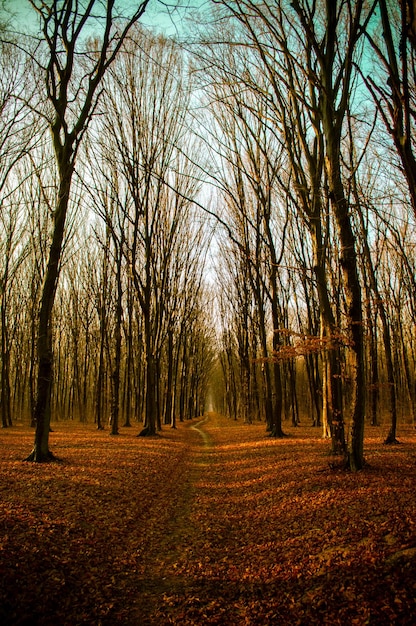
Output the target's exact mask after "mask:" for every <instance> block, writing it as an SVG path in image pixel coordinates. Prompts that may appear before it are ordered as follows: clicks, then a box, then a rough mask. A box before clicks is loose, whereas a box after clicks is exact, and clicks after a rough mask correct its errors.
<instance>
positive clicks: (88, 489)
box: [0, 414, 416, 626]
mask: <svg viewBox="0 0 416 626" xmlns="http://www.w3.org/2000/svg"><path fill="white" fill-rule="evenodd" d="M55 430H56V432H54V433H53V434H52V435H51V443H52V450H53V452H54V453H55V454H56V455H57V456H58V457H60V458H61V460H62V462H61V463H59V464H46V465H38V464H31V463H24V462H21V460H20V459H22V458H24V457H25V456H26V455H27V451H28V450H29V449H30V447H31V443H32V439H33V432H32V431H30V430H29V429H26V428H24V427H22V426H18V427H13V428H12V429H10V430H5V431H2V432H1V434H0V445H1V450H2V452H1V458H0V473H1V483H0V489H1V500H0V529H1V532H0V577H1V581H2V582H1V587H0V622H1V623H2V624H3V625H5V626H6V625H10V626H11V625H17V624H31V625H36V624H38V625H42V626H52V625H54V626H55V625H56V624H60V625H62V626H65V625H67V626H74V625H77V626H78V625H81V624H85V625H87V624H88V625H93V624H94V625H98V624H102V625H108V626H110V625H117V624H120V625H123V626H124V625H127V626H128V625H131V626H133V625H134V626H139V625H140V626H142V625H145V624H155V625H157V626H159V625H163V624H181V625H191V624H194V625H205V624H225V625H227V624H230V625H236V626H237V625H241V624H247V625H250V624H252V625H262V626H263V625H267V624H270V625H272V624H331V625H336V624H346V623H348V624H368V623H374V624H378V625H379V624H393V623H394V624H413V623H414V615H415V609H416V600H415V597H416V568H415V558H416V550H415V547H416V528H415V525H416V496H415V489H414V485H415V479H416V463H415V460H416V452H415V444H416V437H415V433H414V430H413V431H411V430H408V431H405V432H402V433H401V436H400V439H401V441H402V442H403V444H402V445H400V446H394V447H392V448H390V447H389V448H387V447H386V446H383V445H382V443H381V442H382V441H383V433H381V432H380V431H379V430H378V429H375V430H373V429H372V430H371V431H370V430H369V431H368V433H369V434H371V435H372V438H371V439H370V438H367V440H366V446H365V449H366V458H367V461H368V467H367V469H366V470H365V471H364V472H358V473H356V474H348V473H345V472H342V471H332V470H331V469H330V468H329V459H328V457H327V451H328V443H327V442H326V441H324V440H322V439H321V438H320V432H318V431H317V430H316V429H312V428H306V427H302V428H297V429H295V428H291V427H287V428H286V430H287V432H289V435H290V436H289V437H288V438H285V439H284V440H279V439H274V438H273V439H272V438H268V437H266V434H265V432H264V425H261V424H255V425H243V424H241V423H240V422H234V421H228V420H226V419H225V418H223V417H220V416H218V415H214V414H210V415H209V416H208V417H207V418H204V419H203V420H202V419H201V420H198V421H197V420H194V421H193V422H189V423H187V424H185V425H183V424H181V425H180V426H179V428H178V429H177V430H174V431H173V430H171V429H166V430H164V431H163V432H162V433H161V436H159V437H155V438H150V439H148V438H137V437H135V434H136V432H132V429H122V434H121V435H120V436H118V437H110V436H109V435H108V433H102V432H97V431H95V430H94V429H93V426H81V425H74V424H66V423H58V424H56V425H55Z"/></svg>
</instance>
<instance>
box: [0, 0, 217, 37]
mask: <svg viewBox="0 0 416 626" xmlns="http://www.w3.org/2000/svg"><path fill="white" fill-rule="evenodd" d="M1 2H3V4H4V5H5V6H6V9H7V11H10V12H12V13H13V14H14V15H15V24H16V29H17V30H19V31H22V32H26V33H27V32H29V31H32V30H36V27H37V25H38V18H37V16H36V13H35V12H34V11H33V9H32V8H31V7H30V5H29V2H28V0H0V3H1ZM137 2H138V0H119V3H120V4H123V5H124V6H125V7H126V8H129V7H130V8H134V6H135V5H137ZM205 2H206V0H179V2H178V4H179V5H182V8H179V9H175V8H174V7H175V3H174V2H172V3H170V2H162V1H160V0H150V3H149V6H148V7H147V9H146V12H145V14H144V15H143V17H142V19H141V20H140V21H141V23H142V24H143V25H145V26H147V27H149V28H151V29H152V30H157V31H161V32H163V33H164V34H166V35H175V34H177V33H180V31H181V27H182V23H183V20H184V12H185V9H184V7H187V8H186V13H188V14H189V13H190V12H191V11H192V9H195V8H198V7H200V6H201V5H203V4H204V3H205ZM7 11H4V9H3V8H2V7H1V4H0V16H1V17H2V18H3V19H4V16H6V15H8V13H7Z"/></svg>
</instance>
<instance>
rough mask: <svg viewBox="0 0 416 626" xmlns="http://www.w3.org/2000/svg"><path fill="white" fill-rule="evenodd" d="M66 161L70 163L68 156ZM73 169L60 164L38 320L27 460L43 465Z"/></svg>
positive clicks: (46, 453)
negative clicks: (55, 318) (53, 321)
mask: <svg viewBox="0 0 416 626" xmlns="http://www.w3.org/2000/svg"><path fill="white" fill-rule="evenodd" d="M68 160H70V155H69V158H68ZM73 171H74V168H73V165H72V164H68V163H65V164H62V165H61V166H60V168H59V194H58V202H57V206H56V210H55V214H54V229H53V236H52V243H51V246H50V249H49V258H48V264H47V267H46V272H45V277H44V282H43V288H42V295H41V302H40V312H39V321H38V338H37V342H38V374H37V395H36V404H35V411H34V418H35V423H36V432H35V442H34V447H33V450H32V452H31V453H30V455H29V456H28V457H27V460H28V461H36V462H43V461H49V460H51V459H53V458H54V455H53V453H52V452H51V451H50V450H49V430H50V396H51V391H52V371H53V353H52V327H51V326H52V324H51V317H52V309H53V305H54V302H55V295H56V288H57V285H58V277H59V269H60V260H61V253H62V244H63V239H64V231H65V221H66V215H67V211H68V203H69V191H70V187H71V180H72V174H73Z"/></svg>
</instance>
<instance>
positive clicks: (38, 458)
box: [24, 448, 61, 463]
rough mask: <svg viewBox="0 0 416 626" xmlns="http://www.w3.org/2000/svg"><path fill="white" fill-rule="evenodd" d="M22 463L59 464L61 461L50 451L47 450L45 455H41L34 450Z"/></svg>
mask: <svg viewBox="0 0 416 626" xmlns="http://www.w3.org/2000/svg"><path fill="white" fill-rule="evenodd" d="M24 461H28V462H30V463H61V460H60V459H59V458H58V457H57V456H55V455H54V453H53V452H51V451H50V450H48V452H47V453H41V452H39V451H37V450H36V449H35V448H34V449H33V450H32V452H31V453H30V454H29V456H28V457H26V459H24Z"/></svg>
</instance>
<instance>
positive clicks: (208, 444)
mask: <svg viewBox="0 0 416 626" xmlns="http://www.w3.org/2000/svg"><path fill="white" fill-rule="evenodd" d="M223 421H224V418H223V417H222V416H219V415H217V414H208V415H205V416H204V417H203V418H201V419H199V420H198V421H196V422H190V423H189V424H187V425H186V427H185V428H184V429H181V430H178V434H179V437H180V439H181V443H182V445H183V446H184V454H183V455H182V457H181V464H180V468H179V467H178V468H172V474H171V476H170V480H169V482H170V485H169V490H168V491H166V493H169V495H170V497H169V500H168V501H160V500H158V501H157V502H156V501H155V505H156V506H157V507H158V508H159V509H160V511H159V513H158V514H157V515H156V516H155V512H154V511H153V513H152V515H151V516H150V517H151V518H153V519H154V520H155V519H159V521H158V522H157V524H158V527H157V528H154V529H152V541H151V545H148V549H147V550H146V551H145V552H143V554H142V564H141V565H142V567H141V571H142V574H141V576H140V580H139V581H138V582H137V583H135V584H137V596H136V597H135V599H134V604H133V606H131V607H130V610H129V617H127V616H126V619H127V620H128V622H125V623H126V624H127V623H128V624H129V625H131V626H133V625H135V626H146V625H153V624H155V625H159V624H160V625H163V624H170V623H177V624H185V623H189V622H187V621H186V619H188V618H185V615H186V605H187V603H188V602H189V600H191V602H194V601H195V600H197V599H196V596H195V592H196V589H195V588H194V587H195V585H194V581H193V580H192V579H190V578H189V577H188V575H187V567H188V566H189V561H195V559H199V557H200V549H201V540H202V537H201V534H200V529H199V527H198V526H197V525H195V523H194V520H195V519H197V518H198V517H199V516H200V514H201V512H200V511H199V498H198V490H199V488H200V486H201V483H202V482H203V480H204V477H206V474H207V472H208V470H209V466H210V463H211V459H212V458H213V457H215V443H214V440H213V437H212V435H210V434H209V432H208V431H207V430H206V425H207V423H208V422H210V423H211V425H213V426H214V428H216V427H219V426H220V424H219V423H222V422H223ZM223 425H224V424H223ZM176 469H179V470H180V471H179V475H178V474H177V471H176ZM201 566H202V564H201V563H200V561H199V560H198V565H197V567H201ZM131 582H133V579H132V580H131ZM180 605H183V609H184V610H183V614H182V611H181V610H180V609H179V610H178V608H179V607H180ZM173 614H176V616H174V615H173ZM195 623H196V624H197V623H199V622H195ZM201 623H202V622H201Z"/></svg>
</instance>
